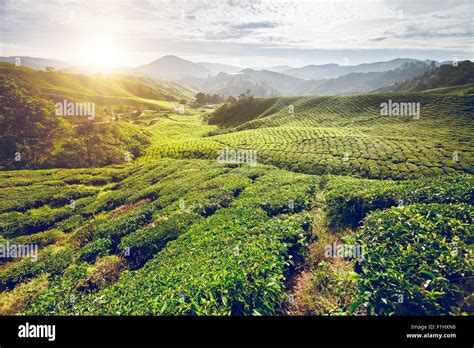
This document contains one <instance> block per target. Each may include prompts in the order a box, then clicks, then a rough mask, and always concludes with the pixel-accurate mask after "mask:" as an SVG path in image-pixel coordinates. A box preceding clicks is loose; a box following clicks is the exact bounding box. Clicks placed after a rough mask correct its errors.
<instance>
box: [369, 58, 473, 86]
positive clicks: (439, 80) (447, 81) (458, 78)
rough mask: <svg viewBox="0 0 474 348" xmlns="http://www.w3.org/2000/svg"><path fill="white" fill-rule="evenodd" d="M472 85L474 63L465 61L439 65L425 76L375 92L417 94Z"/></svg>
mask: <svg viewBox="0 0 474 348" xmlns="http://www.w3.org/2000/svg"><path fill="white" fill-rule="evenodd" d="M469 83H474V63H473V62H471V61H469V60H465V61H462V62H458V64H457V66H454V65H453V64H446V65H441V66H439V67H438V68H436V69H434V70H431V71H429V72H426V73H425V74H423V75H421V76H418V77H415V78H411V79H409V80H405V81H401V82H398V83H395V84H393V85H390V86H386V87H383V88H380V89H378V90H377V92H419V91H424V90H427V89H434V88H440V87H450V86H457V85H465V84H469Z"/></svg>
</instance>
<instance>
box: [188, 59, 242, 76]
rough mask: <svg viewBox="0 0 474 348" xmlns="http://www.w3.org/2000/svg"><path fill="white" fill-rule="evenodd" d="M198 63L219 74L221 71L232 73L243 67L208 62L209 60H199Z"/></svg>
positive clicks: (212, 72) (213, 73) (214, 73)
mask: <svg viewBox="0 0 474 348" xmlns="http://www.w3.org/2000/svg"><path fill="white" fill-rule="evenodd" d="M196 64H198V65H200V66H202V67H204V68H205V69H207V70H208V71H209V72H210V73H211V74H212V75H217V74H219V73H221V72H222V73H226V74H232V73H236V72H239V71H240V70H242V68H241V67H238V66H234V65H227V64H219V63H207V62H198V63H196Z"/></svg>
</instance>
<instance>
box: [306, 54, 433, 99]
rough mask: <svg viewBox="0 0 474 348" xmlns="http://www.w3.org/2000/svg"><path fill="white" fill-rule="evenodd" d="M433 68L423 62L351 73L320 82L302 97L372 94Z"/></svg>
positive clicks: (316, 82) (307, 90)
mask: <svg viewBox="0 0 474 348" xmlns="http://www.w3.org/2000/svg"><path fill="white" fill-rule="evenodd" d="M431 69H432V68H431V67H430V65H428V64H426V63H423V62H421V61H412V62H405V63H404V64H402V66H401V67H399V68H397V69H394V70H389V71H379V72H368V73H350V74H347V75H344V76H341V77H338V78H336V79H329V80H320V81H315V83H314V84H313V85H312V86H310V87H309V88H307V89H306V90H300V91H299V94H301V95H350V94H355V93H363V92H370V91H373V90H375V89H378V88H380V87H383V86H386V85H391V84H394V83H396V82H400V81H404V80H406V79H409V78H413V77H415V76H419V75H423V74H424V73H426V72H429V71H430V70H431Z"/></svg>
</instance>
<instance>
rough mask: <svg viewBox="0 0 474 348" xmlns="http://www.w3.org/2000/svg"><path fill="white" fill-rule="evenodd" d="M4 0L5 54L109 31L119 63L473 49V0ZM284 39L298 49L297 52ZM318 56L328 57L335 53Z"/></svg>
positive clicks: (53, 52) (56, 52)
mask: <svg viewBox="0 0 474 348" xmlns="http://www.w3.org/2000/svg"><path fill="white" fill-rule="evenodd" d="M0 4H1V5H0V6H1V7H0V16H1V18H2V25H1V27H0V30H1V31H2V33H1V34H2V35H1V42H0V49H1V52H0V54H1V55H15V54H19V53H18V52H22V54H28V55H35V56H47V57H52V58H60V59H68V60H78V61H80V60H81V59H80V57H81V50H83V47H84V46H87V42H98V41H107V40H109V41H112V42H114V43H116V44H117V45H119V46H120V52H121V54H120V59H117V63H120V64H122V65H128V64H141V63H145V62H148V61H149V60H150V59H151V60H152V59H155V58H157V57H158V56H160V55H163V54H176V55H181V56H183V57H185V58H189V59H194V58H198V57H199V59H200V60H202V59H203V58H206V56H208V57H207V60H212V61H221V62H223V63H225V62H226V60H228V59H230V58H231V57H235V56H236V55H239V56H241V57H242V58H243V60H244V61H246V62H249V63H251V62H252V58H251V57H252V56H254V57H255V64H253V65H256V64H257V63H258V62H257V61H265V60H267V61H268V62H269V63H271V62H275V63H277V62H278V63H286V64H292V61H289V60H293V61H294V62H298V63H310V62H314V59H315V56H314V55H315V52H320V50H329V51H332V52H334V54H333V56H334V57H333V60H332V61H337V60H338V59H340V57H339V53H337V52H338V51H341V50H342V51H344V54H350V50H353V51H354V52H356V51H359V50H373V52H374V54H373V59H374V60H377V59H380V58H381V57H382V56H383V54H380V53H377V52H384V50H385V52H397V54H402V53H400V50H406V52H407V53H411V54H415V55H416V52H421V53H423V52H426V53H427V54H428V55H429V54H432V56H433V58H434V56H437V57H443V56H444V57H449V56H451V55H453V54H455V55H457V56H459V57H463V58H472V49H473V39H472V37H473V32H474V27H473V25H474V24H473V21H472V19H473V2H472V1H461V0H460V1H434V2H432V1H414V2H405V1H363V2H360V1H333V2H329V1H311V2H310V1H291V2H290V1H269V0H266V1H240V0H239V1H230V0H229V1H223V0H194V1H193V0H191V1H174V0H169V1H168V0H148V1H138V0H120V1H110V0H97V1H93V2H92V1H91V2H85V1H80V0H69V1H59V0H40V1H26V0H20V1H18V0H3V2H1V3H0ZM224 48H225V49H226V50H227V51H225V50H223V49H224ZM287 49H293V50H294V51H293V52H294V54H293V57H291V54H288V53H287V51H286V50H287ZM244 50H245V51H244ZM282 52H285V54H284V55H282ZM421 53H420V54H419V55H420V56H421V55H422V54H421ZM354 54H355V53H354ZM387 54H388V53H387ZM402 55H403V54H402ZM356 56H357V55H356V54H355V55H354V57H356ZM258 57H261V58H258ZM288 57H289V58H288ZM364 57H367V55H364ZM78 58H79V59H78ZM316 58H317V57H316ZM324 59H326V60H328V61H331V55H330V54H329V55H327V57H326V58H324ZM365 59H366V58H365ZM354 60H355V61H357V58H354Z"/></svg>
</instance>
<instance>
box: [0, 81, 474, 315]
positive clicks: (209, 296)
mask: <svg viewBox="0 0 474 348" xmlns="http://www.w3.org/2000/svg"><path fill="white" fill-rule="evenodd" d="M455 92H456V93H454V92H453V93H451V94H450V93H445V94H437V93H419V94H373V95H361V96H353V97H305V98H299V97H292V98H285V97H281V98H268V99H251V100H249V101H248V103H251V104H249V105H246V107H247V109H245V108H244V109H232V107H230V108H229V107H227V109H225V110H222V109H218V110H217V111H215V112H212V111H213V110H209V109H204V108H201V109H198V108H196V109H193V108H187V109H186V111H185V112H184V113H183V114H177V113H176V114H175V113H173V112H170V113H168V114H166V115H164V114H163V113H158V112H156V113H153V112H152V113H150V114H147V115H144V116H143V115H142V116H143V117H140V118H139V119H138V118H137V119H131V120H130V122H131V123H134V124H135V125H137V126H139V127H142V128H143V129H144V130H146V132H147V133H148V134H150V138H151V139H152V143H151V145H150V146H149V147H148V148H147V149H145V155H144V156H142V157H139V158H137V159H136V160H134V161H130V162H127V163H124V164H122V165H114V166H107V167H103V168H82V169H44V170H43V169H42V170H18V171H1V172H0V246H4V248H3V249H0V251H1V250H3V251H4V250H5V248H6V247H7V246H8V245H10V246H11V245H35V246H37V247H38V254H37V258H31V257H29V258H28V257H23V258H18V257H12V256H10V257H8V256H5V257H2V258H0V314H1V315H8V314H29V315H275V314H285V313H286V312H285V311H286V309H287V307H288V305H289V303H290V305H291V298H292V285H291V281H292V280H293V279H294V278H293V277H294V275H295V272H298V271H299V269H300V266H301V265H302V263H303V262H306V261H307V260H308V258H311V257H313V254H312V252H314V251H313V250H314V248H313V249H312V248H311V245H314V243H318V242H319V243H321V241H322V240H323V238H322V230H321V229H320V225H318V224H316V222H315V221H316V220H317V219H318V218H320V217H324V219H323V220H324V221H325V224H326V227H325V228H327V230H328V231H329V233H330V234H334V235H336V234H337V233H340V232H341V231H343V232H344V233H346V234H347V235H348V236H350V238H352V240H353V241H354V242H355V243H357V245H360V246H362V247H363V257H362V258H361V259H357V260H349V261H348V260H345V261H348V262H350V263H348V265H349V266H350V268H351V272H349V273H348V274H346V275H345V279H344V282H345V283H344V284H351V286H353V288H354V289H355V292H356V295H355V296H353V297H352V298H351V299H350V301H351V303H350V305H349V306H346V304H344V306H342V305H341V308H339V309H338V313H339V314H340V313H342V314H346V315H360V314H367V315H406V314H409V315H431V314H473V297H472V290H473V289H472V246H473V243H474V240H473V228H472V226H473V225H472V218H473V213H474V212H473V208H472V207H473V195H474V176H473V175H472V174H473V167H472V163H473V141H472V140H473V139H472V134H473V132H472V131H473V129H472V128H473V122H472V115H473V109H474V101H473V97H472V95H470V94H464V93H461V92H459V90H458V89H456V90H455ZM389 99H392V100H398V101H404V100H406V101H410V102H411V101H416V102H420V104H421V114H420V118H419V119H413V116H381V115H380V104H381V103H383V102H386V101H387V100H389ZM242 110H243V111H245V110H247V112H246V113H245V114H244V113H243V111H242ZM249 110H251V111H252V112H250V111H249ZM290 110H291V112H290ZM225 148H228V149H234V150H252V151H256V154H257V165H256V166H253V165H252V164H249V163H232V162H235V161H227V163H226V162H225V161H224V163H222V162H219V161H217V151H218V150H222V149H225ZM348 240H349V239H348ZM348 243H349V242H348ZM305 260H306V261H305ZM326 261H327V263H326V265H327V264H329V265H331V263H332V262H334V260H330V259H329V258H327V259H326ZM321 265H323V263H321ZM329 267H331V266H329ZM320 270H321V272H322V270H323V266H321V269H320ZM321 272H320V273H318V274H320V275H319V276H321ZM312 277H313V281H316V280H318V279H317V277H318V275H317V274H314V275H313V276H312ZM341 291H342V292H341V294H342V293H343V292H344V289H343V290H341ZM341 296H342V295H341Z"/></svg>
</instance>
